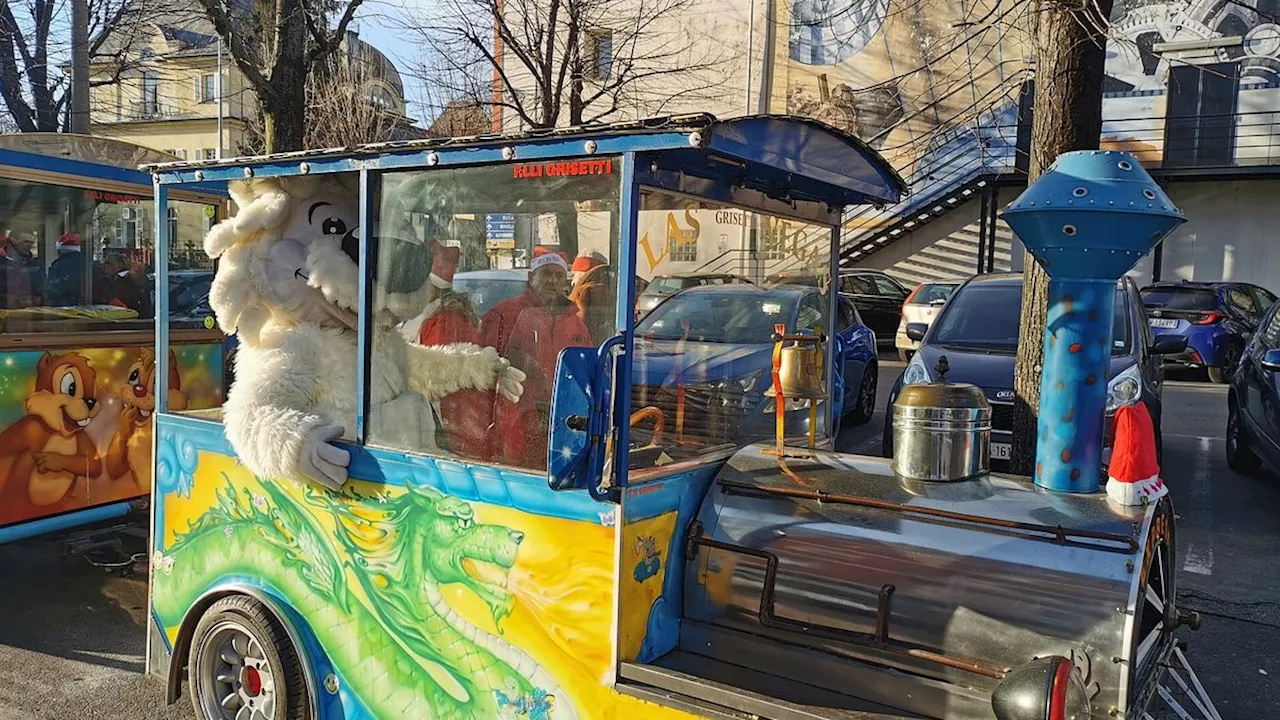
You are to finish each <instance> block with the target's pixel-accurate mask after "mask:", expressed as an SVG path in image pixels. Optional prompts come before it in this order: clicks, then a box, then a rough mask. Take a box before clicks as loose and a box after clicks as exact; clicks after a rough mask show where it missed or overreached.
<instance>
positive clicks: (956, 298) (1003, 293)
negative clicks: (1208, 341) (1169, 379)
mask: <svg viewBox="0 0 1280 720" xmlns="http://www.w3.org/2000/svg"><path fill="white" fill-rule="evenodd" d="M1021 307H1022V275H1021V274H1015V273H999V274H991V275H979V276H977V277H974V278H971V279H970V280H969V281H967V282H966V283H964V284H963V285H961V286H960V287H959V288H957V289H956V291H955V292H954V293H953V294H952V295H951V298H950V299H949V300H948V301H947V303H946V305H944V306H943V308H942V312H941V313H940V314H939V315H938V317H937V319H935V320H934V322H933V325H932V326H930V327H926V326H924V325H923V324H918V323H911V324H909V325H908V326H907V333H908V335H910V336H911V337H912V338H913V339H916V340H919V341H920V347H919V348H918V349H917V351H916V354H915V355H914V356H913V357H912V358H911V362H909V363H908V364H907V367H906V369H905V370H904V371H903V373H902V375H901V376H899V378H898V380H897V382H896V383H894V386H893V390H892V392H891V393H890V395H889V404H888V407H887V409H886V412H885V424H884V438H883V440H882V444H883V449H884V453H885V455H886V456H890V455H892V454H893V403H894V402H895V401H897V399H898V394H899V393H900V392H901V391H902V387H903V386H904V385H913V384H917V383H927V382H932V381H933V380H934V377H935V373H936V369H935V368H936V367H937V364H938V358H939V357H941V356H943V355H945V356H946V358H947V365H948V366H949V371H948V372H947V375H946V379H947V380H948V381H951V382H964V383H972V384H974V385H977V386H978V387H980V388H982V389H983V391H984V392H985V393H986V395H987V400H988V401H989V402H990V403H991V426H992V427H991V461H992V467H993V468H994V469H998V470H1000V469H1005V468H1007V467H1008V460H1009V457H1010V453H1011V450H1012V439H1013V438H1012V431H1013V397H1014V394H1013V366H1014V357H1015V355H1016V353H1017V348H1018V332H1019V326H1020V323H1019V315H1020V311H1021ZM1184 347H1185V339H1184V338H1182V337H1180V336H1178V335H1172V336H1165V335H1161V336H1159V337H1153V336H1152V332H1151V327H1150V326H1149V325H1147V323H1146V316H1145V315H1144V313H1143V310H1142V297H1141V295H1140V294H1139V293H1138V286H1137V285H1136V284H1134V282H1133V281H1132V280H1131V279H1129V278H1124V279H1122V280H1121V281H1120V282H1119V283H1117V284H1116V301H1115V314H1114V317H1113V322H1112V338H1111V367H1110V370H1109V377H1110V380H1109V382H1108V383H1107V410H1106V412H1107V416H1108V418H1109V417H1110V416H1111V415H1112V414H1114V412H1115V410H1116V409H1117V408H1119V407H1120V406H1122V405H1128V404H1130V403H1134V402H1144V403H1146V404H1147V409H1148V410H1149V411H1150V412H1151V419H1152V422H1153V423H1154V424H1155V430H1156V443H1157V452H1159V447H1160V395H1161V389H1162V386H1163V379H1164V378H1163V369H1162V366H1161V362H1160V357H1161V356H1162V355H1164V354H1168V353H1176V352H1181V351H1182V350H1183V348H1184ZM1107 435H1108V436H1107V438H1106V443H1107V447H1110V422H1109V420H1108V422H1107Z"/></svg>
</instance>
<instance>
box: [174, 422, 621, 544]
mask: <svg viewBox="0 0 1280 720" xmlns="http://www.w3.org/2000/svg"><path fill="white" fill-rule="evenodd" d="M155 422H156V435H157V444H156V448H157V450H156V492H157V493H158V494H159V495H160V496H161V497H163V496H165V495H169V494H171V493H179V494H181V493H184V492H185V493H189V492H190V487H191V483H192V482H193V477H194V472H195V467H196V463H197V462H198V455H197V452H198V451H201V450H203V451H206V452H213V453H218V454H221V455H226V456H229V457H234V456H235V452H234V451H233V450H232V448H231V443H230V442H228V441H227V439H226V436H225V435H224V434H223V428H222V425H221V424H219V423H214V422H209V421H207V420H200V419H198V418H193V417H187V416H183V415H171V414H162V415H158V416H156V420H155ZM342 446H343V447H344V448H345V449H346V450H348V451H350V452H351V467H350V468H349V470H350V473H351V477H353V478H355V479H357V480H364V481H367V482H375V483H380V484H383V485H388V486H391V487H408V486H411V485H413V486H418V485H426V486H429V487H433V488H435V489H437V490H440V491H441V492H445V493H449V494H451V495H454V496H456V497H458V498H459V499H462V500H468V501H473V502H483V503H489V504H493V505H499V506H501V507H510V508H514V509H516V510H520V511H522V512H528V513H533V514H535V515H546V516H549V517H556V518H563V519H567V520H580V521H587V522H592V523H598V522H601V513H602V512H605V511H607V510H609V509H611V508H612V506H611V505H608V504H604V503H601V502H597V501H596V500H594V499H592V497H591V495H590V494H589V493H588V492H587V491H585V490H565V491H555V490H552V489H551V488H549V487H548V486H547V481H546V478H545V477H544V476H542V475H539V474H534V473H530V472H528V471H522V470H517V469H515V468H509V467H497V466H486V465H472V464H470V463H465V462H458V461H456V460H452V459H448V458H436V457H431V456H426V455H415V454H411V453H404V452H399V451H396V450H389V449H385V448H369V447H360V446H357V445H349V444H346V443H342ZM504 500H505V501H504ZM152 506H153V512H154V513H155V519H156V524H157V527H163V522H164V503H163V502H159V501H157V502H155V503H153V504H152Z"/></svg>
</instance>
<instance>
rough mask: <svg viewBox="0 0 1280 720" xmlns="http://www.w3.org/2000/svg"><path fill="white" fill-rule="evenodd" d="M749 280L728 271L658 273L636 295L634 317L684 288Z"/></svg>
mask: <svg viewBox="0 0 1280 720" xmlns="http://www.w3.org/2000/svg"><path fill="white" fill-rule="evenodd" d="M750 282H751V281H750V280H748V279H746V278H744V277H741V276H739V275H730V274H728V273H710V274H690V275H658V276H656V277H654V278H652V279H650V280H649V284H648V285H646V286H645V288H644V291H643V292H641V293H640V294H639V295H638V296H637V297H636V319H637V320H639V319H640V318H642V317H644V316H645V315H646V314H648V312H649V311H650V310H652V309H654V308H655V307H657V306H658V303H660V302H662V301H663V300H665V299H666V298H668V297H671V296H672V295H675V294H676V293H678V292H680V291H681V290H684V289H685V288H691V287H701V286H703V285H733V284H735V283H750Z"/></svg>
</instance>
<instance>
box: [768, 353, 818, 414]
mask: <svg viewBox="0 0 1280 720" xmlns="http://www.w3.org/2000/svg"><path fill="white" fill-rule="evenodd" d="M819 352H820V347H819V345H818V344H817V343H795V344H793V345H790V346H787V347H784V348H782V354H781V359H780V362H779V366H778V367H779V369H778V379H779V380H781V384H782V395H783V397H785V398H787V399H788V400H822V399H824V398H826V396H827V393H826V391H825V390H824V389H823V387H822V373H821V371H819V369H818V361H819ZM766 394H767V395H770V396H772V395H774V394H776V393H775V392H774V389H773V388H770V389H769V390H768V392H767V393H766Z"/></svg>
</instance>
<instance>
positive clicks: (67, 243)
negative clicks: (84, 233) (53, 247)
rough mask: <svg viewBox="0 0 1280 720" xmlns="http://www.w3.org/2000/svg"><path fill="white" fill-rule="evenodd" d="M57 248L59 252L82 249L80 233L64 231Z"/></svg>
mask: <svg viewBox="0 0 1280 720" xmlns="http://www.w3.org/2000/svg"><path fill="white" fill-rule="evenodd" d="M57 248H58V252H69V251H72V250H76V251H78V250H79V249H80V233H77V232H69V233H63V234H62V235H61V236H60V237H59V238H58V244H57Z"/></svg>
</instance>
